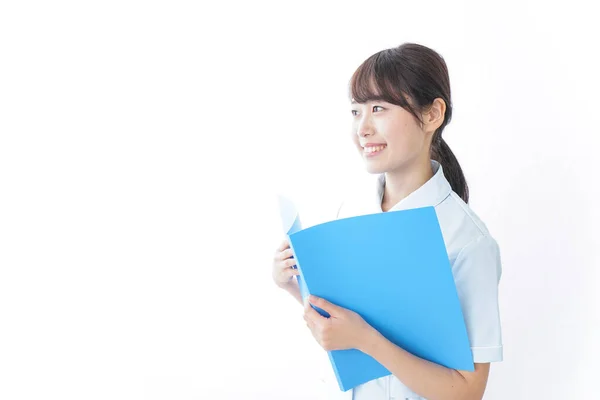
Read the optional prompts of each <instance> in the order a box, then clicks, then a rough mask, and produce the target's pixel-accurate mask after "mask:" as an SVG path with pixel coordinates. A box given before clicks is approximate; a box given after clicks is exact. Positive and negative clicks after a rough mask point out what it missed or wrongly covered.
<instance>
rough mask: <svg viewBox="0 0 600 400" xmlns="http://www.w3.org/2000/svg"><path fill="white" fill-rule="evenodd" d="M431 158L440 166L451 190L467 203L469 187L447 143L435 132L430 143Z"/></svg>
mask: <svg viewBox="0 0 600 400" xmlns="http://www.w3.org/2000/svg"><path fill="white" fill-rule="evenodd" d="M431 158H432V159H433V160H435V161H437V162H439V163H440V164H441V165H442V168H443V170H444V176H445V177H446V179H447V180H448V182H449V183H450V186H451V187H452V190H453V191H454V192H456V194H458V195H459V196H460V198H461V199H463V201H464V202H465V203H467V204H468V203H469V187H468V186H467V180H466V179H465V175H464V174H463V171H462V168H461V167H460V164H459V163H458V160H457V159H456V156H455V155H454V153H453V152H452V150H450V146H448V143H446V141H445V140H444V139H443V138H442V135H441V133H440V132H436V133H435V135H434V137H433V141H432V143H431Z"/></svg>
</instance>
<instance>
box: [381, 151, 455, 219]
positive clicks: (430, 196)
mask: <svg viewBox="0 0 600 400" xmlns="http://www.w3.org/2000/svg"><path fill="white" fill-rule="evenodd" d="M430 162H431V168H432V169H433V176H432V177H431V178H430V179H429V180H428V181H427V182H425V183H424V184H423V185H422V186H421V187H419V188H418V189H417V190H415V191H414V192H412V193H411V194H409V195H408V196H406V197H405V198H404V199H402V200H400V202H398V203H396V204H395V205H394V206H393V207H392V208H391V209H390V210H389V211H400V210H408V209H411V208H420V207H429V206H434V207H435V206H437V205H438V204H440V203H441V202H442V201H444V199H445V198H446V197H448V196H449V195H450V193H451V192H452V187H451V186H450V183H449V182H448V180H447V179H446V177H445V176H444V169H443V168H442V166H441V164H440V163H439V162H437V161H435V160H430ZM376 182H377V197H376V200H377V201H378V203H377V204H378V208H379V210H380V211H381V200H382V199H383V188H384V184H385V174H381V175H379V176H378V177H377V179H376Z"/></svg>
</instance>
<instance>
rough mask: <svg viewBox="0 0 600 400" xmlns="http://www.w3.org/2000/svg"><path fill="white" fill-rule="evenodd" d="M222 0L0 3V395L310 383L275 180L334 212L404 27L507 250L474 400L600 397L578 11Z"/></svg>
mask: <svg viewBox="0 0 600 400" xmlns="http://www.w3.org/2000/svg"><path fill="white" fill-rule="evenodd" d="M212 3H215V2H212ZM218 3H219V5H218V6H216V5H214V4H201V3H198V2H192V1H189V2H178V1H170V2H166V1H164V2H157V1H147V2H142V1H138V2H134V1H105V2H95V3H94V4H92V3H91V2H76V1H70V2H67V1H59V2H28V1H19V2H16V1H14V2H11V1H7V2H3V3H2V4H1V5H0V398H2V399H49V398H52V399H54V398H57V399H58V398H60V399H108V398H110V399H128V400H129V399H153V400H155V399H242V398H243V399H305V398H318V396H319V395H320V394H319V393H321V392H320V390H321V388H320V386H319V376H321V374H322V373H324V372H326V371H328V368H329V365H328V362H327V359H326V355H325V353H324V352H323V351H322V350H321V349H320V348H319V347H318V345H317V344H316V342H315V341H314V340H313V338H312V336H311V335H310V333H309V331H308V329H307V328H306V326H305V325H304V321H303V320H302V309H301V307H300V306H299V305H298V304H296V303H295V301H294V300H293V299H292V298H291V297H289V296H287V295H286V294H285V293H283V292H281V291H280V290H278V289H276V288H275V286H274V284H273V283H272V281H271V271H270V268H271V257H272V254H273V252H274V249H275V247H276V246H277V244H278V243H279V241H280V239H281V238H282V235H281V232H280V230H281V227H280V226H279V221H278V215H277V210H276V208H275V206H276V203H275V197H274V196H275V194H276V193H284V194H287V195H289V196H291V197H292V198H293V199H294V200H295V201H296V202H297V204H298V206H299V207H300V209H301V212H302V213H303V214H302V215H303V217H304V222H305V223H307V224H310V223H316V222H318V221H322V220H326V219H327V218H330V217H332V215H333V214H334V212H335V206H336V205H337V202H338V200H339V199H340V198H341V196H342V193H343V188H345V187H347V186H348V185H349V184H350V182H351V181H352V180H353V179H356V178H357V177H358V178H361V177H364V172H363V171H362V165H361V163H360V159H359V157H358V156H357V155H356V154H355V153H354V151H353V149H352V147H351V146H350V136H349V129H350V119H351V115H350V111H349V110H350V108H349V104H348V102H347V97H346V96H347V84H348V80H349V78H350V76H351V74H352V72H353V71H354V70H355V68H356V67H358V65H360V63H361V62H362V61H363V60H364V59H366V58H367V57H368V56H370V55H371V54H373V53H375V52H377V51H379V50H382V49H384V48H389V47H393V46H397V45H399V44H401V43H403V42H406V41H413V42H418V43H421V44H425V45H427V46H429V47H432V48H434V49H435V50H437V51H439V52H440V53H441V54H442V56H444V58H445V60H446V62H447V64H448V67H449V71H450V78H451V85H452V95H453V105H454V117H453V120H452V122H451V124H450V125H449V126H448V127H447V129H446V131H445V133H444V137H445V139H446V141H447V142H448V143H449V145H450V146H451V148H452V149H453V151H454V152H455V154H456V155H457V157H458V159H459V160H460V163H461V165H462V167H463V169H464V172H465V174H466V176H467V179H468V183H469V187H470V189H471V207H472V208H473V209H474V210H475V212H476V213H477V214H478V215H479V216H480V217H481V218H482V219H483V220H484V222H485V223H486V224H487V226H488V228H489V229H490V231H491V233H492V235H493V236H494V237H495V238H496V239H497V240H498V243H499V244H500V247H501V252H502V258H503V268H504V274H503V277H502V281H501V290H500V295H501V304H500V306H501V313H502V324H503V325H502V327H503V338H504V346H505V347H504V357H505V360H504V361H503V362H502V363H497V364H494V365H493V366H492V369H491V375H490V380H489V384H488V389H487V393H486V396H485V398H486V399H489V400H498V399H565V398H596V397H597V396H598V393H599V392H600V389H598V387H597V384H595V383H596V382H597V376H596V375H595V374H594V373H593V370H597V368H595V367H596V363H597V359H598V356H599V355H600V354H599V353H600V351H599V345H598V338H599V337H600V334H599V331H598V327H599V314H600V312H599V311H600V307H598V295H597V286H598V283H599V282H598V280H599V278H600V276H599V274H598V267H600V257H599V256H598V252H597V251H598V248H599V246H600V240H599V237H600V236H599V234H598V230H597V226H598V224H600V212H599V211H598V207H597V204H596V201H597V199H598V198H599V195H600V191H599V189H598V184H599V182H600V179H598V176H597V173H598V172H597V171H598V167H597V166H598V162H597V154H598V150H597V145H598V143H599V142H600V141H599V139H598V134H599V133H600V132H599V129H598V96H599V89H600V85H599V79H598V75H597V74H598V71H599V70H600V68H599V67H600V65H599V64H598V62H597V60H596V53H597V42H596V41H595V40H594V39H593V38H594V37H597V36H598V33H599V32H598V29H597V21H596V18H595V16H594V15H595V14H594V13H593V12H592V10H591V9H589V8H588V9H586V8H585V7H583V6H584V2H580V3H578V2H574V1H570V2H560V3H556V4H554V3H552V4H549V3H548V2H541V1H540V2H530V1H519V2H518V3H515V4H512V5H511V4H509V3H507V2H504V1H503V2H494V3H493V4H492V3H488V2H475V1H472V2H458V1H454V2H387V1H377V2H369V3H367V2H351V1H344V2H340V3H329V2H319V3H317V2H306V1H304V2H296V3H295V4H291V3H289V2H272V3H266V2H242V1H239V2H218ZM484 3H485V4H484Z"/></svg>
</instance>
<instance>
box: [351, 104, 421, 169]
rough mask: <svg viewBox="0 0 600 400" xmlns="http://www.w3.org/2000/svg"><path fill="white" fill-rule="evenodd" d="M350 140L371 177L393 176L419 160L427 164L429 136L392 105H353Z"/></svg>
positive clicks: (411, 118)
mask: <svg viewBox="0 0 600 400" xmlns="http://www.w3.org/2000/svg"><path fill="white" fill-rule="evenodd" d="M351 113H352V138H353V140H354V144H355V145H356V148H357V150H358V151H359V153H360V155H361V157H362V158H363V160H364V162H365V164H366V168H367V171H368V172H369V173H372V174H380V173H384V172H393V171H396V170H399V169H402V168H404V167H406V166H408V165H411V164H412V163H413V162H415V160H418V159H420V158H421V157H427V160H429V139H430V135H428V134H427V133H426V132H425V131H424V130H423V129H421V126H420V123H419V121H418V120H416V119H415V118H414V117H413V115H412V114H411V113H410V112H408V111H406V110H405V109H403V108H402V107H400V106H397V105H395V104H391V103H387V102H385V101H380V100H373V101H369V102H367V103H364V104H359V103H353V104H352V105H351Z"/></svg>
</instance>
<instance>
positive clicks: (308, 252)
mask: <svg viewBox="0 0 600 400" xmlns="http://www.w3.org/2000/svg"><path fill="white" fill-rule="evenodd" d="M289 232H290V233H289V239H290V245H291V248H292V250H293V253H294V256H295V258H296V265H297V267H298V269H299V271H300V276H301V279H302V281H303V285H305V287H304V288H303V291H305V292H306V293H303V297H305V295H307V294H312V295H315V296H318V297H322V298H324V299H326V300H328V301H330V302H332V303H334V304H337V305H339V306H341V307H345V308H348V309H350V310H353V311H355V312H357V313H358V314H359V315H361V316H362V317H363V318H364V320H365V321H366V322H367V323H369V324H370V325H371V326H373V327H374V328H375V329H377V330H378V331H379V332H381V334H382V335H383V336H385V337H386V338H387V339H388V340H390V341H391V342H393V343H395V344H396V345H398V346H400V347H402V348H403V349H404V350H406V351H408V352H410V353H412V354H414V355H416V356H418V357H421V358H424V359H427V360H429V361H432V362H434V363H437V364H441V365H443V366H446V367H448V368H454V369H459V370H466V371H473V370H474V365H473V357H472V353H471V348H470V344H469V338H468V336H467V330H466V326H465V322H464V317H463V314H462V310H461V306H460V301H459V298H458V294H457V292H456V286H455V283H454V279H453V275H452V271H451V266H450V262H449V260H448V254H447V251H446V247H445V244H444V239H443V236H442V232H441V229H440V225H439V221H438V219H437V214H436V212H435V209H434V208H433V207H423V208H415V209H409V210H402V211H391V212H386V213H378V214H369V215H362V216H357V217H351V218H344V219H338V220H334V221H330V222H326V223H323V224H319V225H315V226H312V227H309V228H306V229H298V230H295V231H293V232H292V231H291V230H289ZM314 308H315V309H316V310H317V311H319V312H320V313H321V315H323V316H326V317H329V315H328V314H327V313H326V312H325V311H323V310H321V309H319V308H317V307H314ZM328 353H329V354H328V355H329V358H330V361H331V364H332V367H333V369H334V372H335V375H336V377H337V381H338V384H339V387H340V389H341V390H342V391H347V390H349V389H352V388H354V387H356V386H358V385H360V384H363V383H365V382H368V381H370V380H372V379H376V378H380V377H383V376H386V375H390V371H388V370H387V369H386V368H385V367H384V366H382V365H381V364H379V363H378V362H377V361H376V360H375V359H373V358H372V357H370V356H369V355H367V354H365V353H363V352H361V351H359V350H357V349H348V350H334V351H330V352H328Z"/></svg>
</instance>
